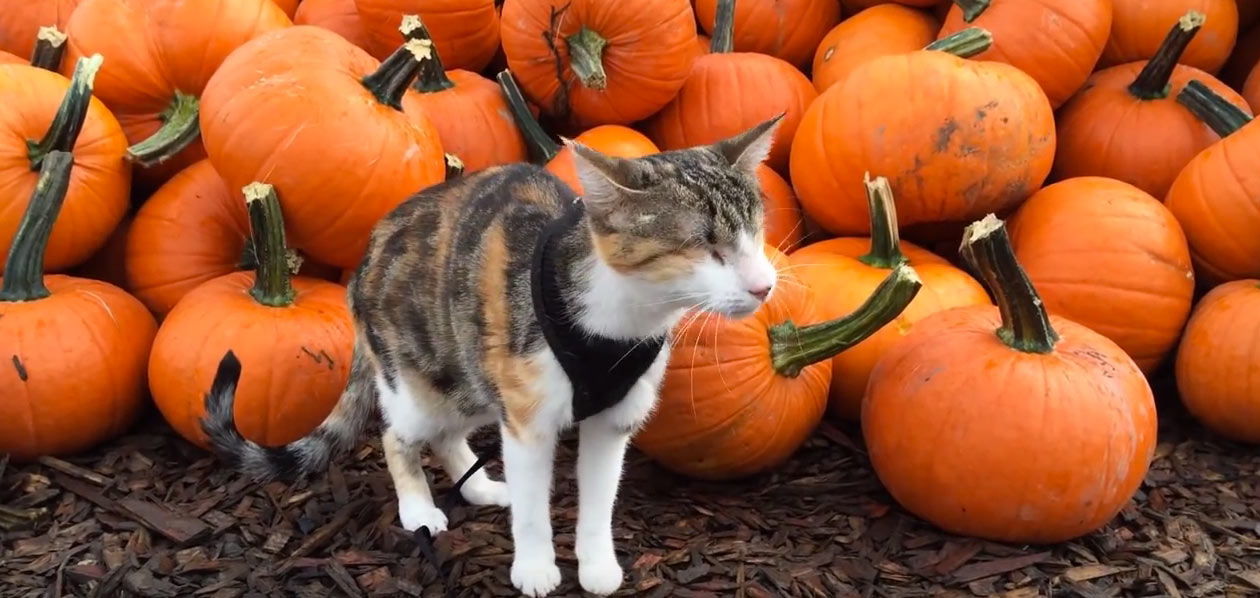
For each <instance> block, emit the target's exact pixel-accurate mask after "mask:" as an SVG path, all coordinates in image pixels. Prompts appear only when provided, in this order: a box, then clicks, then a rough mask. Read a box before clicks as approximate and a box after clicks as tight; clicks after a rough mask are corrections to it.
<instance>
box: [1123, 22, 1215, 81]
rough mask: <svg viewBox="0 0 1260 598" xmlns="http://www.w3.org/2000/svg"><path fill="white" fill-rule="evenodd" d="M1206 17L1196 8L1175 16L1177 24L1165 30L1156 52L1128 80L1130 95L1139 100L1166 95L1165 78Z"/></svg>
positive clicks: (1170, 72) (1170, 73)
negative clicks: (1166, 31)
mask: <svg viewBox="0 0 1260 598" xmlns="http://www.w3.org/2000/svg"><path fill="white" fill-rule="evenodd" d="M1205 20H1207V17H1205V16H1203V13H1201V12H1199V11H1197V10H1189V11H1186V14H1184V15H1182V16H1181V18H1180V19H1177V24H1176V25H1173V28H1172V29H1170V30H1169V31H1168V35H1167V36H1165V37H1164V41H1163V42H1162V43H1160V44H1159V49H1158V50H1156V51H1155V55H1154V56H1152V57H1151V59H1150V60H1148V61H1146V66H1144V67H1142V72H1140V73H1138V76H1137V78H1135V79H1133V83H1130V84H1129V93H1131V94H1133V97H1136V98H1139V99H1142V100H1162V99H1164V98H1166V97H1168V92H1169V89H1170V87H1171V85H1170V84H1169V83H1168V80H1169V79H1170V78H1171V77H1172V73H1173V70H1174V69H1176V68H1177V63H1178V62H1179V61H1180V60H1181V55H1182V54H1183V53H1185V51H1186V46H1188V45H1190V41H1191V40H1193V39H1194V36H1195V34H1197V33H1198V32H1199V28H1200V27H1203V22H1204V21H1205Z"/></svg>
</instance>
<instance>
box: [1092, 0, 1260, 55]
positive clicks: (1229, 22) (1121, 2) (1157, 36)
mask: <svg viewBox="0 0 1260 598" xmlns="http://www.w3.org/2000/svg"><path fill="white" fill-rule="evenodd" d="M1243 1H1244V2H1247V3H1252V0H1243ZM1112 7H1113V8H1112V15H1113V16H1112V20H1111V35H1110V36H1108V38H1107V47H1106V48H1105V49H1104V50H1103V54H1102V58H1101V59H1100V60H1099V61H1098V68H1107V67H1112V66H1116V65H1119V64H1124V63H1126V62H1136V61H1141V60H1149V59H1151V58H1153V57H1154V56H1155V54H1156V52H1158V51H1159V48H1160V46H1161V45H1162V44H1161V41H1160V40H1161V39H1162V36H1163V34H1164V33H1165V32H1166V31H1167V29H1166V27H1168V23H1171V22H1173V21H1175V20H1176V19H1177V17H1179V16H1181V15H1183V14H1185V13H1186V12H1188V11H1192V10H1193V11H1195V12H1197V13H1199V14H1202V15H1204V16H1205V17H1206V22H1205V23H1203V28H1204V30H1203V35H1200V36H1198V37H1196V38H1195V39H1194V40H1192V41H1191V42H1190V43H1189V45H1188V46H1187V47H1186V49H1185V53H1184V54H1183V55H1182V56H1181V57H1180V59H1179V60H1178V62H1180V63H1181V64H1184V65H1186V66H1191V67H1194V68H1197V69H1200V70H1202V71H1205V72H1208V73H1216V72H1217V71H1218V70H1219V69H1220V68H1221V65H1223V64H1225V60H1226V59H1228V58H1229V53H1230V51H1231V50H1233V48H1234V42H1235V41H1236V40H1237V37H1238V4H1237V0H1113V3H1112Z"/></svg>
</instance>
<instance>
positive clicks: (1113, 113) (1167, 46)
mask: <svg viewBox="0 0 1260 598" xmlns="http://www.w3.org/2000/svg"><path fill="white" fill-rule="evenodd" d="M1202 24H1203V15H1202V13H1197V12H1193V11H1191V12H1189V13H1186V15H1185V16H1183V17H1182V18H1181V19H1180V20H1179V21H1177V22H1176V23H1175V24H1174V25H1173V26H1172V29H1171V30H1170V31H1169V32H1168V37H1167V38H1166V39H1165V40H1164V44H1163V45H1162V46H1161V47H1160V50H1159V52H1158V53H1156V55H1155V58H1153V59H1151V60H1150V61H1148V62H1130V63H1127V64H1122V65H1119V66H1114V67H1111V68H1106V69H1103V70H1100V71H1098V72H1096V73H1094V74H1093V76H1091V77H1090V78H1089V82H1088V83H1087V84H1086V85H1085V88H1084V89H1082V90H1081V92H1080V93H1078V94H1076V95H1075V96H1073V97H1072V99H1071V100H1068V102H1067V103H1066V104H1064V105H1063V107H1062V108H1061V109H1060V110H1059V114H1058V135H1059V152H1058V155H1057V156H1055V161H1054V170H1053V171H1052V172H1051V178H1052V179H1053V180H1062V179H1068V178H1074V177H1082V176H1102V177H1108V178H1113V179H1118V180H1121V181H1124V182H1126V183H1130V184H1132V185H1135V186H1137V187H1138V188H1139V189H1141V190H1143V191H1145V192H1147V193H1150V194H1151V195H1153V196H1155V197H1164V194H1165V193H1167V192H1168V186H1169V185H1171V184H1172V181H1173V178H1174V177H1176V176H1177V172H1178V171H1180V170H1181V168H1182V167H1183V166H1185V165H1186V162H1189V161H1190V158H1193V157H1194V155H1195V154H1197V153H1199V151H1200V150H1202V149H1203V148H1205V147H1207V146H1208V145H1210V144H1212V143H1213V142H1215V141H1216V140H1217V139H1219V138H1218V137H1217V135H1216V134H1215V133H1213V132H1212V130H1211V129H1210V128H1208V127H1207V126H1206V125H1204V124H1203V123H1202V122H1200V121H1199V119H1197V118H1195V116H1194V115H1193V114H1191V113H1190V111H1189V110H1186V108H1185V107H1184V106H1181V105H1180V104H1178V103H1177V101H1176V99H1175V98H1176V96H1177V93H1178V92H1179V91H1180V90H1181V89H1182V87H1184V86H1185V84H1186V82H1187V81H1189V80H1190V79H1192V78H1193V79H1199V80H1201V81H1203V82H1204V83H1207V84H1208V85H1209V86H1211V87H1212V89H1213V90H1214V91H1216V92H1217V93H1219V94H1221V95H1223V96H1225V97H1226V98H1228V99H1230V100H1231V101H1233V102H1234V103H1236V104H1237V105H1238V106H1239V107H1240V108H1244V109H1245V108H1246V107H1247V103H1246V101H1245V100H1243V98H1242V96H1240V95H1238V94H1237V93H1235V92H1234V91H1233V90H1231V89H1229V88H1228V87H1226V86H1225V84H1223V83H1221V82H1220V81H1217V80H1216V79H1215V78H1214V77H1212V76H1211V75H1209V74H1207V73H1205V72H1203V71H1201V70H1199V69H1196V68H1194V67H1192V66H1187V65H1184V64H1178V63H1177V62H1178V57H1179V56H1181V51H1182V49H1184V48H1185V47H1186V44H1187V43H1188V42H1189V41H1190V40H1191V39H1192V38H1194V37H1195V34H1196V33H1197V32H1198V31H1199V28H1200V27H1201V26H1202Z"/></svg>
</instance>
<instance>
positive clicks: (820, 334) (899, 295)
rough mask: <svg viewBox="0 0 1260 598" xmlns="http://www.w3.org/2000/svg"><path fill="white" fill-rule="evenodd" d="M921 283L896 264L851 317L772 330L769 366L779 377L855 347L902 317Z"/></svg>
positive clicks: (789, 324) (904, 266)
mask: <svg viewBox="0 0 1260 598" xmlns="http://www.w3.org/2000/svg"><path fill="white" fill-rule="evenodd" d="M922 286H923V282H922V281H921V280H919V275H918V273H916V272H915V271H914V268H911V267H910V265H909V264H899V265H897V267H895V268H893V270H892V272H889V273H888V276H886V277H884V280H883V282H881V283H879V287H877V288H876V289H875V292H874V293H872V294H871V296H870V298H868V299H867V300H866V302H865V303H863V304H862V305H861V306H860V307H858V308H857V310H855V311H854V312H853V313H851V314H849V315H847V316H845V317H843V318H837V319H835V320H830V321H827V322H820V323H818V324H811V325H809V326H797V325H796V324H795V323H794V322H792V321H791V320H788V321H786V322H783V323H781V324H776V325H774V326H771V327H770V329H769V334H770V363H771V367H773V368H774V371H775V372H778V374H779V375H780V376H784V377H787V378H795V377H796V376H798V375H800V373H801V370H804V369H805V368H807V367H809V366H811V365H813V364H815V363H818V362H820V361H823V360H824V359H830V358H832V357H835V356H836V355H838V354H840V353H842V352H844V351H845V350H846V349H848V348H849V347H852V346H853V345H856V344H858V343H860V342H862V341H864V340H866V339H867V338H868V337H870V336H871V335H872V334H875V333H876V332H878V331H879V329H881V328H883V327H884V326H885V325H886V324H888V323H889V322H891V321H892V320H893V319H894V318H896V317H897V316H899V315H901V312H902V311H904V310H905V309H906V306H907V305H910V302H911V301H913V300H914V297H915V295H917V294H918V293H919V288H920V287H922Z"/></svg>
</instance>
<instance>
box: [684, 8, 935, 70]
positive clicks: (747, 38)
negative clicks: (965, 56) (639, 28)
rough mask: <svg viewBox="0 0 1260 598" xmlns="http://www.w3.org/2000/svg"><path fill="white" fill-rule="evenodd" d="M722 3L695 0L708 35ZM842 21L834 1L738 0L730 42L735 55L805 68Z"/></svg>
mask: <svg viewBox="0 0 1260 598" xmlns="http://www.w3.org/2000/svg"><path fill="white" fill-rule="evenodd" d="M721 3H722V0H695V10H696V19H697V20H698V21H699V22H700V26H701V27H703V28H704V30H705V32H706V33H709V34H712V33H713V31H714V28H715V27H716V24H715V20H716V17H717V15H718V11H719V10H720V9H719V8H718V7H719V5H721ZM839 21H840V4H839V3H838V2H836V1H835V0H739V2H738V3H735V18H734V34H733V35H732V36H731V43H732V46H733V49H734V50H735V51H736V52H756V53H759V54H768V55H770V56H774V57H775V58H779V59H781V60H783V61H785V62H787V63H789V64H792V65H794V66H796V67H804V66H806V65H808V64H809V61H810V57H812V56H813V55H814V49H815V48H817V47H818V42H820V41H821V40H822V38H823V36H824V35H826V34H827V31H828V30H829V29H831V28H832V27H833V26H835V24H836V23H838V22H839ZM925 43H926V42H925ZM920 47H922V44H920Z"/></svg>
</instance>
